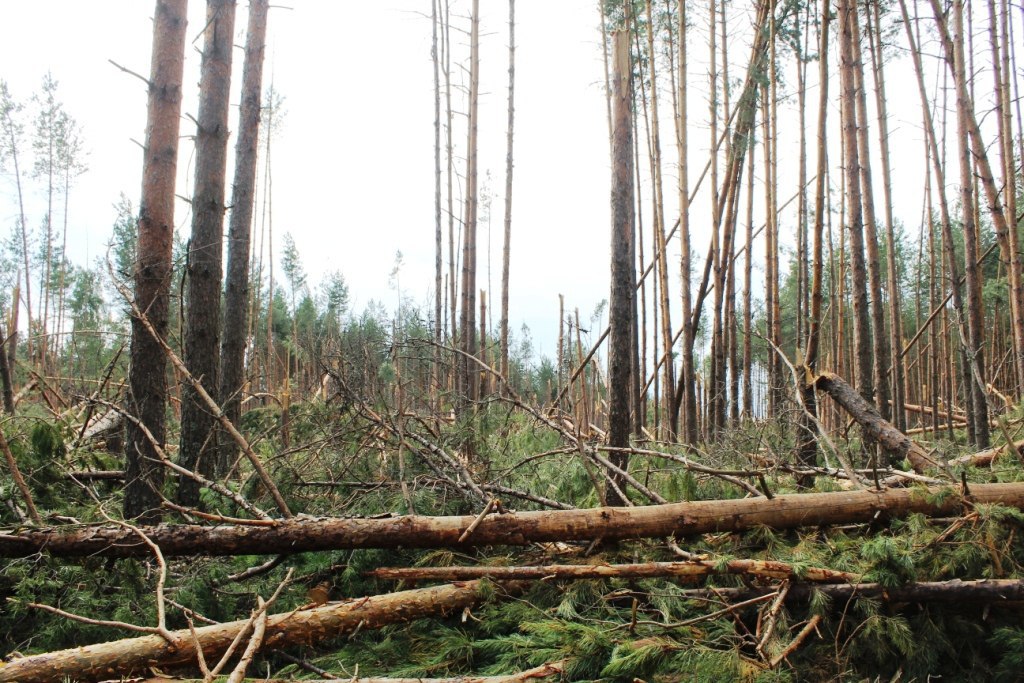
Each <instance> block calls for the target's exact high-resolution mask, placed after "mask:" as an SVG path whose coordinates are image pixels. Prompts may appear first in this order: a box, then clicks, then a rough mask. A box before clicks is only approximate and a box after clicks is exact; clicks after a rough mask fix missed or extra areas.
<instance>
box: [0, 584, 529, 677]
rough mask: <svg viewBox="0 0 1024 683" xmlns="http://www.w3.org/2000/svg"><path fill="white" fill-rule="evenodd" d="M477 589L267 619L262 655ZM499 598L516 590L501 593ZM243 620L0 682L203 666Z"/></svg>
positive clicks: (82, 656) (115, 647) (476, 594)
mask: <svg viewBox="0 0 1024 683" xmlns="http://www.w3.org/2000/svg"><path fill="white" fill-rule="evenodd" d="M482 585H483V584H482V583H481V582H479V581H471V582H468V583H461V584H450V585H445V586H433V587H431V588H421V589H419V590H409V591H401V592H398V593H390V594H388V595H378V596H373V597H368V598H359V599H356V600H350V601H347V602H333V603H327V604H325V605H321V606H319V607H313V608H310V609H300V610H293V611H291V612H282V613H280V614H275V615H273V616H270V617H269V618H268V619H267V626H266V635H265V636H264V640H263V650H274V649H278V648H283V647H289V646H292V645H298V644H309V643H311V642H315V641H319V640H324V639H327V638H337V637H338V636H342V635H345V634H346V633H351V632H353V631H355V630H356V629H360V630H364V631H365V630H367V629H375V628H380V627H382V626H386V625H388V624H396V623H404V622H407V621H412V620H414V619H421V618H423V617H429V616H441V615H445V614H450V613H452V612H457V611H459V610H462V609H465V608H467V607H472V606H474V605H477V604H479V603H481V602H483V600H484V599H485V598H486V596H487V595H488V594H489V593H490V591H489V590H484V589H482ZM505 588H506V590H512V591H514V590H517V589H518V586H516V585H514V584H513V585H509V586H506V587H505ZM249 624H250V620H248V619H243V620H241V621H231V622H226V623H223V624H215V625H213V626H204V627H202V628H197V629H195V635H194V636H193V634H192V633H190V632H189V631H188V630H182V631H175V632H173V633H172V634H171V635H172V636H173V640H174V642H173V644H172V643H170V642H168V641H167V640H165V639H164V638H162V637H161V636H158V635H148V636H141V637H138V638H127V639H125V640H115V641H112V642H108V643H98V644H96V645H87V646H85V647H76V648H72V649H69V650H61V651H59V652H48V653H46V654H40V655H32V656H30V657H22V658H20V659H15V660H12V661H10V662H4V663H0V682H6V681H20V682H23V683H34V682H36V681H38V682H39V683H45V682H46V681H59V680H63V679H68V678H69V679H71V680H75V681H95V680H101V679H109V678H110V677H111V676H130V675H132V674H137V673H144V672H146V671H148V669H149V668H150V667H154V666H158V667H166V666H181V665H189V664H193V663H195V662H196V661H197V658H196V648H197V643H198V644H199V645H201V646H202V650H203V655H204V656H205V658H206V660H207V661H210V660H211V659H212V660H216V659H217V658H219V657H220V656H221V655H222V654H223V653H224V651H225V650H226V649H227V648H228V646H229V645H230V644H231V641H232V640H233V639H234V638H235V636H236V635H237V634H238V633H239V631H242V630H243V629H246V628H248V626H249Z"/></svg>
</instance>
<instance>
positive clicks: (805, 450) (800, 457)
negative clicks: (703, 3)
mask: <svg viewBox="0 0 1024 683" xmlns="http://www.w3.org/2000/svg"><path fill="white" fill-rule="evenodd" d="M821 5H822V12H821V28H820V29H819V43H818V46H819V49H818V62H819V63H818V82H819V85H818V89H819V92H818V130H817V140H818V150H817V153H818V163H817V168H816V171H815V173H816V175H815V181H814V241H813V246H812V248H811V252H812V257H811V259H812V260H811V262H812V264H813V265H812V267H811V287H810V290H811V291H810V294H811V297H810V298H811V301H810V311H809V314H808V319H807V343H806V345H805V347H804V365H805V366H806V368H807V372H806V373H805V374H806V375H809V376H810V377H813V376H814V374H815V371H816V369H817V366H818V347H819V344H820V340H821V322H822V321H821V317H822V299H823V297H822V289H823V287H824V285H823V278H824V267H823V266H824V248H823V240H824V234H825V174H826V172H827V170H828V138H827V133H826V123H827V122H828V36H829V23H830V18H831V10H830V7H829V0H822V3H821ZM801 189H802V188H801ZM799 391H800V393H801V398H802V401H803V404H804V405H803V408H804V410H803V411H802V412H801V413H800V428H799V430H798V432H797V462H799V463H800V464H801V465H805V466H811V467H813V466H815V465H817V460H818V441H817V438H816V436H817V428H816V425H815V418H817V416H818V401H817V395H816V394H815V393H814V386H813V385H812V384H811V383H804V385H803V386H801V387H799ZM798 483H799V484H800V485H801V486H807V487H809V486H811V485H812V484H813V478H812V477H802V478H800V479H799V480H798Z"/></svg>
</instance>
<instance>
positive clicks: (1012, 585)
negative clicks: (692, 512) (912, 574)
mask: <svg viewBox="0 0 1024 683" xmlns="http://www.w3.org/2000/svg"><path fill="white" fill-rule="evenodd" d="M776 590H778V589H777V588H775V587H772V586H758V587H755V588H695V589H690V590H687V591H684V592H683V593H681V594H680V597H683V598H687V597H689V598H700V599H708V600H729V601H733V600H735V601H743V600H751V599H753V598H757V597H759V596H762V595H768V594H770V593H773V592H775V591H776ZM816 594H818V595H826V596H828V597H829V598H831V599H832V600H833V601H847V600H855V599H858V598H874V599H877V600H885V601H888V602H962V603H963V604H964V605H969V604H971V603H972V602H974V603H1000V602H1021V601H1024V579H978V580H970V581H962V580H960V579H952V580H950V581H918V582H915V583H908V584H906V585H904V586H896V587H889V588H886V587H885V586H883V585H881V584H878V583H837V584H818V585H810V584H801V583H794V584H791V585H790V586H789V589H788V591H787V592H786V596H785V600H786V602H807V601H808V600H810V599H811V598H812V597H813V596H814V595H816Z"/></svg>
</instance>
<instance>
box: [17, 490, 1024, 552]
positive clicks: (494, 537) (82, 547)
mask: <svg viewBox="0 0 1024 683" xmlns="http://www.w3.org/2000/svg"><path fill="white" fill-rule="evenodd" d="M940 490H944V489H940V488H930V489H914V490H908V489H886V490H882V491H871V490H861V491H842V492H836V493H801V494H783V495H776V496H775V497H774V498H772V499H770V500H766V499H764V498H744V499H734V500H709V501H698V502H689V503H666V504H663V505H652V506H637V507H631V508H608V507H606V508H591V509H587V510H564V511H562V510H556V511H541V512H520V513H513V514H504V515H501V514H498V515H488V516H486V517H484V518H483V519H482V520H481V521H479V522H478V524H477V526H476V528H475V529H474V530H473V532H472V533H471V534H470V535H469V537H468V538H466V539H465V540H464V541H463V542H461V543H460V542H459V538H460V537H461V536H462V535H463V533H465V531H466V529H468V528H469V527H470V525H472V524H473V523H474V522H475V521H476V520H477V516H470V515H465V516H459V517H417V516H403V517H393V518H390V519H347V518H325V519H301V518H300V519H288V520H281V521H278V522H277V523H276V524H274V525H273V526H253V525H223V526H216V527H206V526H199V525H173V526H171V525H165V526H158V527H148V528H144V529H143V532H144V533H145V534H146V535H147V536H148V537H149V538H150V539H152V540H153V542H154V543H156V544H158V545H159V546H160V548H161V550H162V551H163V553H164V555H168V556H172V555H173V556H183V555H198V554H202V555H235V554H245V555H255V554H271V553H282V552H309V551H317V550H335V549H346V548H394V547H399V546H401V547H407V548H413V547H415V548H437V547H470V546H486V545H526V544H529V543H533V542H543V541H566V540H576V541H593V540H599V539H605V540H618V539H629V538H667V537H669V536H675V537H677V538H680V537H683V536H690V535H694V534H702V533H709V532H713V531H742V530H746V529H751V528H754V527H757V526H769V527H772V528H776V529H790V528H797V527H802V526H819V525H824V524H848V523H855V522H868V521H872V520H875V519H876V518H892V517H901V516H905V515H908V514H910V513H912V512H917V513H921V514H923V515H929V516H949V515H955V514H959V513H960V511H961V509H962V508H963V505H964V501H963V500H962V499H961V498H960V497H959V496H956V495H953V496H941V497H939V496H934V495H933V494H935V493H937V492H938V491H940ZM969 493H970V495H969V500H970V502H972V503H1000V504H1002V505H1006V506H1007V507H1015V508H1018V509H1024V484H1021V483H1013V484H972V485H971V487H970V492H969ZM150 552H151V550H150V548H149V547H148V546H147V545H145V544H143V543H141V542H140V541H139V537H138V535H137V534H136V533H135V532H133V531H131V530H128V531H126V530H125V529H123V528H122V527H117V526H91V527H84V528H76V529H74V530H71V531H62V530H60V529H32V530H29V529H24V530H13V531H9V532H7V533H0V557H19V556H27V555H32V554H35V553H48V554H50V555H53V556H66V557H73V556H79V557H80V556H88V555H103V556H108V557H140V556H144V555H148V554H149V553H150Z"/></svg>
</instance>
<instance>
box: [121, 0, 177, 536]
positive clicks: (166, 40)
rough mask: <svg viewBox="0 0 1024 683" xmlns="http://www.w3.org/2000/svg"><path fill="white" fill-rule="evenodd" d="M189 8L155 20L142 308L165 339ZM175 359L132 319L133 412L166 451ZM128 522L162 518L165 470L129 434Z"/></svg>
mask: <svg viewBox="0 0 1024 683" xmlns="http://www.w3.org/2000/svg"><path fill="white" fill-rule="evenodd" d="M187 5H188V3H187V0H157V3H156V13H155V15H154V20H153V58H152V67H151V72H150V78H149V80H150V84H149V104H148V114H147V116H148V124H147V130H146V146H145V156H144V161H143V170H142V201H141V203H140V206H139V240H138V248H137V251H136V254H137V256H136V259H137V260H136V263H135V303H136V304H137V306H138V308H139V309H140V310H141V311H143V312H144V313H145V314H146V316H147V317H148V318H149V321H150V322H151V323H152V324H153V328H154V329H155V330H156V332H157V334H159V335H161V336H166V335H167V305H168V297H169V294H170V287H171V280H170V277H171V249H172V245H173V234H174V182H175V174H176V171H177V164H178V121H179V118H180V115H181V79H182V72H183V68H184V51H185V26H186V9H187ZM166 371H167V359H166V358H165V357H164V352H163V349H162V348H161V347H160V344H159V342H158V341H157V340H156V339H153V337H152V335H150V333H149V330H148V329H146V326H145V325H144V324H143V321H142V320H141V319H139V318H138V317H136V316H132V338H131V366H130V369H129V371H128V384H129V393H128V399H127V401H128V410H129V412H131V413H132V414H133V415H135V416H136V417H138V418H139V419H140V420H141V421H142V423H143V424H144V425H145V426H146V427H147V428H148V430H149V432H150V433H151V434H152V435H153V436H154V437H155V438H156V440H157V441H158V442H160V443H163V441H164V435H165V428H164V410H165V408H166V404H167V375H166ZM125 463H126V483H125V497H124V515H125V517H127V518H133V517H140V518H142V519H143V520H144V521H146V522H153V521H156V520H157V519H158V518H159V517H160V512H159V509H160V489H161V487H162V486H163V467H162V466H161V465H160V464H159V458H158V457H157V455H156V452H155V451H154V450H153V446H152V444H151V443H150V441H149V438H148V436H147V435H146V434H145V433H144V432H143V431H142V430H140V429H138V428H137V427H135V426H134V425H131V426H129V427H128V431H127V438H126V442H125Z"/></svg>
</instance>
